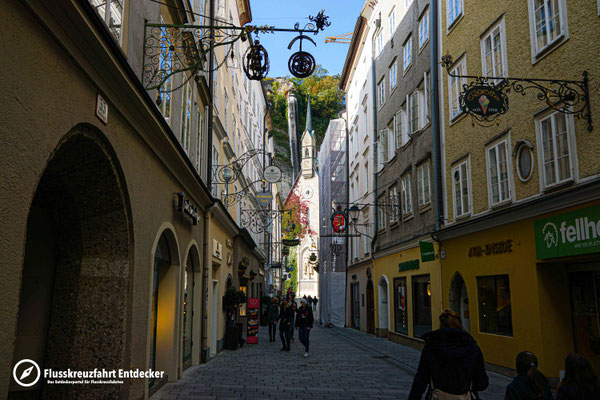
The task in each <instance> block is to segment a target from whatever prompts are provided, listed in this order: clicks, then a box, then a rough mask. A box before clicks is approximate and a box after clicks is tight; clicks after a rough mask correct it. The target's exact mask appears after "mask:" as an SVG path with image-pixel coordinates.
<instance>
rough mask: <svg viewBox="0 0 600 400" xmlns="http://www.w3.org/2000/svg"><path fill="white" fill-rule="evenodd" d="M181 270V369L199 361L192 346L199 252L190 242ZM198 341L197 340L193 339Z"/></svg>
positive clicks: (197, 302) (195, 329)
mask: <svg viewBox="0 0 600 400" xmlns="http://www.w3.org/2000/svg"><path fill="white" fill-rule="evenodd" d="M184 265H185V268H184V271H183V294H182V295H183V306H182V315H181V321H182V328H181V332H182V338H181V341H182V364H183V369H184V370H185V369H186V368H187V367H189V366H191V365H192V364H198V363H199V361H200V360H199V354H200V353H199V352H198V350H197V346H195V347H196V348H194V337H195V336H198V334H197V332H198V330H199V321H200V314H201V311H200V297H201V295H202V292H201V290H200V285H201V282H202V276H201V268H200V254H199V251H198V247H197V246H196V245H195V244H192V245H191V246H190V248H189V250H188V252H187V256H186V259H185V264H184ZM195 342H196V343H200V341H199V340H196V341H195Z"/></svg>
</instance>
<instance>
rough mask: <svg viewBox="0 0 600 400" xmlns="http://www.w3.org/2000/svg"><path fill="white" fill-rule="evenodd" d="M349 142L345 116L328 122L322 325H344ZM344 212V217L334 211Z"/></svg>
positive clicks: (322, 163)
mask: <svg viewBox="0 0 600 400" xmlns="http://www.w3.org/2000/svg"><path fill="white" fill-rule="evenodd" d="M347 146H348V143H347V131H346V120H345V118H338V119H332V120H330V121H329V125H328V126H327V131H326V132H325V136H324V137H323V142H322V143H321V147H320V148H319V155H318V159H319V203H320V204H319V223H320V234H321V236H320V240H319V253H318V255H319V274H320V278H321V279H320V281H319V296H320V297H319V305H320V308H319V320H320V321H321V323H322V324H323V325H329V324H332V325H334V326H338V327H343V326H345V320H346V315H345V313H346V312H345V303H346V293H345V292H346V288H345V287H346V265H347V259H346V249H347V243H348V237H347V236H346V234H347V232H348V231H347V229H348V221H347V211H346V210H347V208H348V169H347V167H348V159H347V154H348V147H347ZM336 213H342V214H343V215H344V217H343V218H344V220H343V221H340V220H339V219H337V220H336V221H335V222H336V223H337V226H339V225H340V224H342V226H343V227H344V229H343V230H342V231H341V232H339V228H336V229H337V230H338V232H336V229H334V227H333V225H334V219H336V217H335V214H336ZM337 218H340V217H339V216H338V217H337Z"/></svg>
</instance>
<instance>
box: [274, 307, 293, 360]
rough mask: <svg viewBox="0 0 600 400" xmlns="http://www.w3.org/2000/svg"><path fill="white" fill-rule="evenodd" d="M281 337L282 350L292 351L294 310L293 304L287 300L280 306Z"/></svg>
mask: <svg viewBox="0 0 600 400" xmlns="http://www.w3.org/2000/svg"><path fill="white" fill-rule="evenodd" d="M278 319H279V338H280V339H281V344H282V345H283V347H282V348H281V350H282V351H284V350H285V351H290V337H291V335H290V333H291V332H290V331H291V329H292V321H293V319H294V310H293V309H292V305H291V304H290V303H289V302H288V301H287V300H283V302H282V303H281V306H280V308H279V317H278Z"/></svg>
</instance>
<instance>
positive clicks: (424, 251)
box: [419, 242, 435, 262]
mask: <svg viewBox="0 0 600 400" xmlns="http://www.w3.org/2000/svg"><path fill="white" fill-rule="evenodd" d="M419 247H420V248H421V261H422V262H425V261H435V251H434V250H433V243H432V242H419Z"/></svg>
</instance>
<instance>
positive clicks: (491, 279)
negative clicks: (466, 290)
mask: <svg viewBox="0 0 600 400" xmlns="http://www.w3.org/2000/svg"><path fill="white" fill-rule="evenodd" d="M477 300H478V303H479V307H478V308H479V330H480V331H481V332H486V333H494V334H496V335H505V336H512V335H513V326H512V306H511V302H510V283H509V280H508V275H492V276H478V277H477Z"/></svg>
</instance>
